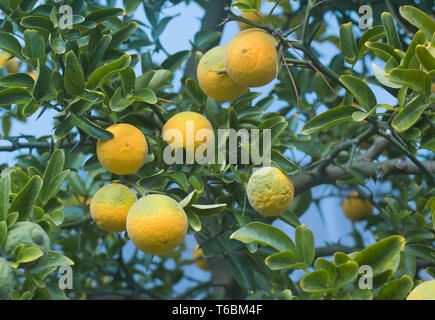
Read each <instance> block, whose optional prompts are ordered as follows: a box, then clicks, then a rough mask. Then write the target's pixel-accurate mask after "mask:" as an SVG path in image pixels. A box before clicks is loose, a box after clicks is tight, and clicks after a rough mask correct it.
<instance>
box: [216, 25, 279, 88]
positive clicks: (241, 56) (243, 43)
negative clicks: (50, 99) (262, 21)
mask: <svg viewBox="0 0 435 320" xmlns="http://www.w3.org/2000/svg"><path fill="white" fill-rule="evenodd" d="M277 46H278V41H277V40H276V39H275V38H274V37H273V36H272V35H270V34H269V33H267V32H266V31H264V30H261V29H246V30H244V31H242V32H240V33H239V34H237V35H236V36H235V37H234V38H232V39H231V41H230V42H229V43H228V45H227V48H226V50H225V58H224V64H225V69H226V70H227V73H228V75H229V76H230V77H231V79H233V80H234V81H235V82H236V83H238V84H239V85H241V86H246V87H261V86H264V85H266V84H268V83H269V82H271V81H272V80H273V79H275V78H276V76H277V74H278V71H279V56H278V49H277Z"/></svg>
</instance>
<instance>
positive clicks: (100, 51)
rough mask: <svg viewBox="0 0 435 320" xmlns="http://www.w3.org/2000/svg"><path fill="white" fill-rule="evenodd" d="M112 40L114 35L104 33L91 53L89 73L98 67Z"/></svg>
mask: <svg viewBox="0 0 435 320" xmlns="http://www.w3.org/2000/svg"><path fill="white" fill-rule="evenodd" d="M111 41H112V36H111V35H108V34H105V35H103V36H102V37H101V39H100V40H99V41H98V43H97V45H96V46H95V48H94V49H93V50H92V52H91V53H90V54H89V58H88V61H89V63H88V71H87V74H90V73H91V72H93V71H94V70H95V69H96V68H97V67H98V64H99V62H100V61H101V59H102V58H103V56H104V53H105V52H106V50H107V49H108V48H109V45H110V42H111Z"/></svg>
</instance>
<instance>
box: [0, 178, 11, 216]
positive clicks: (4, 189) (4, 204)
mask: <svg viewBox="0 0 435 320" xmlns="http://www.w3.org/2000/svg"><path fill="white" fill-rule="evenodd" d="M9 192H10V180H9V176H8V175H5V176H3V177H1V178H0V222H2V221H6V219H7V218H8V207H9Z"/></svg>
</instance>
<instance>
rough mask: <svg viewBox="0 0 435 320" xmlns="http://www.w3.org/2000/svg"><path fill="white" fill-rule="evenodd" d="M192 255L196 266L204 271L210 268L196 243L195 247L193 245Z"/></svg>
mask: <svg viewBox="0 0 435 320" xmlns="http://www.w3.org/2000/svg"><path fill="white" fill-rule="evenodd" d="M192 256H193V260H195V264H196V266H197V267H198V268H200V269H202V270H204V271H210V269H211V268H210V266H209V265H208V263H207V261H206V260H205V259H204V251H203V250H202V249H201V248H200V247H199V245H198V244H196V245H195V247H193V253H192Z"/></svg>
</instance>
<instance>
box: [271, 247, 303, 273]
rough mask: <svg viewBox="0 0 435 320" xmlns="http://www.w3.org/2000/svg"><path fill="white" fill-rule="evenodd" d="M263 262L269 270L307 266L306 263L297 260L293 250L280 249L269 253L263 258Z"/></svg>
mask: <svg viewBox="0 0 435 320" xmlns="http://www.w3.org/2000/svg"><path fill="white" fill-rule="evenodd" d="M265 263H266V265H267V266H268V267H269V268H270V269H271V270H284V269H306V268H308V267H309V265H308V264H306V263H304V262H300V261H298V259H297V258H296V254H295V253H294V252H293V251H282V252H279V253H275V254H273V255H270V256H268V257H267V258H266V259H265Z"/></svg>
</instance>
